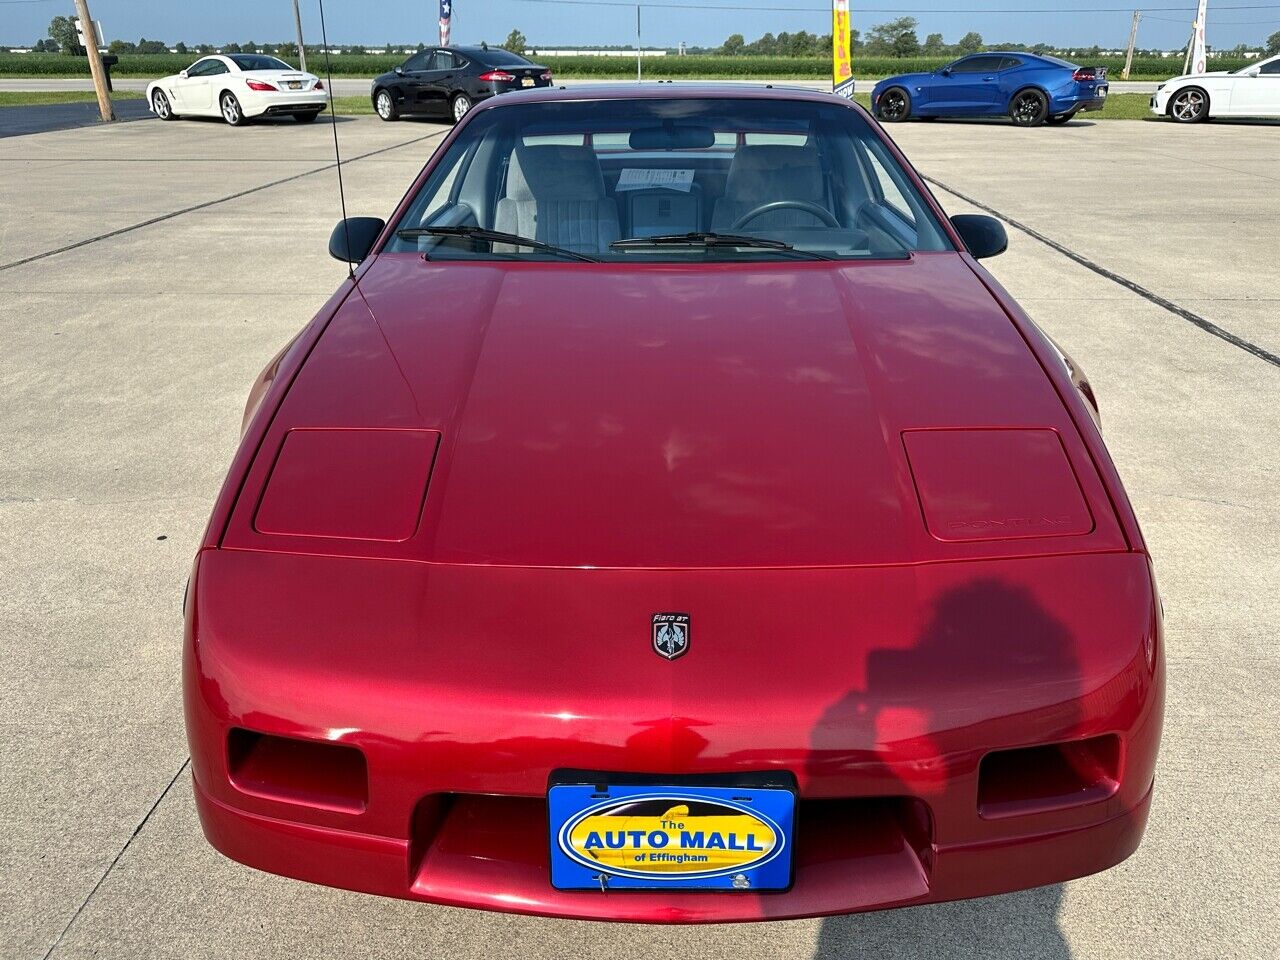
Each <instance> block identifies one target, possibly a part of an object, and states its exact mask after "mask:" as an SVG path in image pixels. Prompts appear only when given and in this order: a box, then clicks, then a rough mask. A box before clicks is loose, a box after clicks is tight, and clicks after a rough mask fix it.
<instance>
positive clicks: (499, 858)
mask: <svg viewBox="0 0 1280 960" xmlns="http://www.w3.org/2000/svg"><path fill="white" fill-rule="evenodd" d="M195 797H196V809H197V811H198V812H199V815H200V822H201V824H202V826H203V828H204V834H205V836H206V837H207V838H208V840H209V842H210V843H211V844H213V846H214V847H216V848H217V849H218V850H220V851H221V852H222V853H223V854H225V855H226V856H228V857H230V858H231V859H232V860H236V861H239V862H240V863H243V864H246V865H248V866H251V867H256V868H257V869H259V870H266V871H268V872H270V873H277V874H281V875H283V876H287V877H292V878H294V879H296V880H305V881H308V882H311V883H319V884H323V885H325V886H330V887H339V888H342V889H347V890H357V891H361V892H364V893H372V894H379V895H381V896H386V897H398V898H401V899H407V900H420V901H424V902H428V903H441V904H446V905H449V906H457V907H474V908H479V909H487V910H495V911H500V912H505V913H524V914H536V915H540V916H555V917H569V918H576V919H583V920H613V921H626V922H632V923H729V922H747V921H758V920H785V919H797V918H802V917H820V916H830V915H835V914H845V913H856V912H863V911H869V910H882V909H889V908H895V907H906V906H916V905H920V904H926V903H941V902H944V901H948V900H960V899H966V898H971V897H981V896H988V895H994V894H999V893H1005V892H1008V891H1011V890H1018V889H1025V888H1029V887H1035V886H1042V885H1044V884H1050V883H1061V882H1064V881H1067V880H1073V879H1076V878H1078V877H1083V876H1087V875H1089V874H1091V873H1096V872H1098V871H1099V870H1105V869H1106V868H1108V867H1111V866H1114V865H1116V864H1117V863H1120V862H1121V861H1122V860H1124V859H1125V858H1126V857H1128V856H1129V855H1130V854H1131V853H1133V852H1134V851H1135V850H1136V849H1137V848H1138V844H1139V843H1140V842H1141V840H1142V835H1143V831H1144V830H1145V829H1146V823H1147V814H1148V811H1149V809H1150V804H1151V791H1150V790H1148V792H1147V793H1146V794H1145V795H1144V796H1143V797H1142V798H1141V799H1140V800H1139V801H1138V802H1137V803H1136V804H1135V805H1134V806H1133V807H1132V808H1129V809H1125V810H1121V811H1120V812H1119V813H1117V814H1115V815H1114V816H1111V817H1108V818H1106V819H1100V820H1099V821H1098V822H1096V823H1094V824H1092V825H1090V826H1086V827H1080V828H1075V829H1065V830H1055V831H1050V832H1045V833H1037V834H1031V835H1025V836H1020V837H1015V838H1010V839H1006V840H1003V841H997V842H993V843H975V844H954V845H949V846H942V845H937V846H933V847H931V848H928V849H926V850H924V851H916V850H914V849H912V847H911V845H910V844H909V843H906V842H904V841H903V840H902V839H900V838H901V833H900V831H899V829H898V826H897V825H896V824H894V823H892V822H891V821H890V820H889V819H888V818H886V817H883V816H881V817H874V816H873V817H870V818H868V820H866V821H864V822H863V823H861V824H858V825H854V826H853V827H852V828H850V827H849V825H844V827H845V829H844V830H843V831H837V829H836V828H837V826H838V825H837V824H836V823H834V822H832V823H829V824H827V825H826V826H827V827H828V829H825V830H821V831H812V832H810V833H808V834H804V833H801V834H800V837H799V840H798V842H797V848H796V854H795V855H796V879H795V884H794V886H792V888H791V889H790V890H788V891H786V892H784V893H765V894H760V893H744V894H736V893H730V894H726V893H687V894H667V893H649V892H640V891H627V892H611V893H595V892H589V893H588V892H568V891H561V890H555V889H553V888H552V886H551V881H550V869H549V866H548V863H547V846H546V844H547V840H546V836H547V830H546V826H547V821H546V807H545V804H544V803H543V802H542V801H541V800H540V799H536V798H495V797H483V796H476V797H470V798H467V799H466V800H465V801H463V802H455V803H454V804H453V805H452V806H451V808H450V809H449V811H448V813H447V814H446V816H445V818H444V820H443V822H442V823H441V824H440V825H439V826H438V828H437V829H436V830H435V832H434V835H433V837H432V838H431V840H430V842H429V843H424V841H423V840H422V838H419V837H410V838H406V839H400V838H387V837H380V836H372V835H369V834H362V833H355V832H351V831H348V830H342V829H336V828H330V827H320V826H314V825H310V824H302V823H296V822H290V821H287V820H277V819H274V818H271V817H266V816H261V815H257V814H252V813H248V812H246V811H244V810H240V809H236V808H235V807H232V806H229V805H227V804H225V803H222V802H220V801H218V800H216V799H214V798H213V797H212V796H210V793H209V791H208V790H206V789H205V788H204V787H203V786H202V785H201V784H200V782H199V781H198V780H197V781H196V783H195ZM812 820H813V817H812V816H810V817H809V821H810V822H812ZM495 825H496V826H495ZM831 836H837V837H838V838H839V842H837V843H835V844H832V843H830V842H828V838H829V837H831ZM820 837H821V838H823V839H819V838H820ZM922 854H923V856H922Z"/></svg>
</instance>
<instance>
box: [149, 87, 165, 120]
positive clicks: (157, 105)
mask: <svg viewBox="0 0 1280 960" xmlns="http://www.w3.org/2000/svg"><path fill="white" fill-rule="evenodd" d="M151 107H152V109H153V110H155V112H156V116H157V117H159V118H160V119H161V120H168V119H169V98H168V97H166V96H165V95H164V94H163V93H161V92H160V91H159V90H157V91H156V92H155V94H154V95H153V96H152V97H151Z"/></svg>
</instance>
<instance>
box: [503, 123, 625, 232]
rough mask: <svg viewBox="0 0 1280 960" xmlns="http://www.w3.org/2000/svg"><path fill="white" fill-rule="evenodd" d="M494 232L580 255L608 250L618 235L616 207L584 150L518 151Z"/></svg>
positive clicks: (593, 158) (591, 156) (595, 162)
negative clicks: (538, 242) (565, 248)
mask: <svg viewBox="0 0 1280 960" xmlns="http://www.w3.org/2000/svg"><path fill="white" fill-rule="evenodd" d="M494 229H495V230H502V231H504V232H505V233H516V234H519V235H520V236H522V237H530V238H532V239H534V240H541V241H543V242H544V243H553V244H555V245H556V246H558V247H567V248H568V249H570V250H574V251H576V252H578V253H601V252H604V251H607V250H608V249H609V244H611V243H612V242H613V241H614V240H617V239H618V238H619V237H620V236H621V235H622V234H621V229H620V227H619V225H618V207H617V204H615V203H614V202H613V199H612V198H611V197H608V196H606V195H605V191H604V176H603V175H602V174H601V172H600V161H599V160H597V159H596V155H595V151H593V150H592V149H591V148H590V147H586V146H582V147H578V146H555V145H540V146H536V147H531V146H526V145H524V144H521V145H519V146H517V147H516V148H515V150H514V151H513V152H512V154H511V162H510V165H509V166H508V168H507V188H506V196H505V197H503V198H502V199H500V200H499V201H498V205H497V209H496V210H495V213H494Z"/></svg>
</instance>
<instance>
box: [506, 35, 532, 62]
mask: <svg viewBox="0 0 1280 960" xmlns="http://www.w3.org/2000/svg"><path fill="white" fill-rule="evenodd" d="M528 45H529V41H528V40H526V39H525V36H524V34H523V33H521V32H520V31H519V30H512V31H511V32H510V33H508V34H507V39H506V40H504V41H503V42H502V48H503V49H504V50H510V51H511V52H512V53H518V54H520V55H521V56H524V48H525V47H527V46H528Z"/></svg>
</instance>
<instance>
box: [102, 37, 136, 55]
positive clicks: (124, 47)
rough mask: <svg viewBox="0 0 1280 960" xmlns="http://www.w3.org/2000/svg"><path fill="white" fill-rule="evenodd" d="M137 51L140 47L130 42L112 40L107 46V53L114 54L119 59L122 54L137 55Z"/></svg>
mask: <svg viewBox="0 0 1280 960" xmlns="http://www.w3.org/2000/svg"><path fill="white" fill-rule="evenodd" d="M137 49H138V45H137V44H136V43H130V42H129V41H128V40H112V41H111V42H110V43H109V44H107V53H113V54H115V55H116V56H117V57H118V56H120V54H122V53H135V52H136V51H137Z"/></svg>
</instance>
